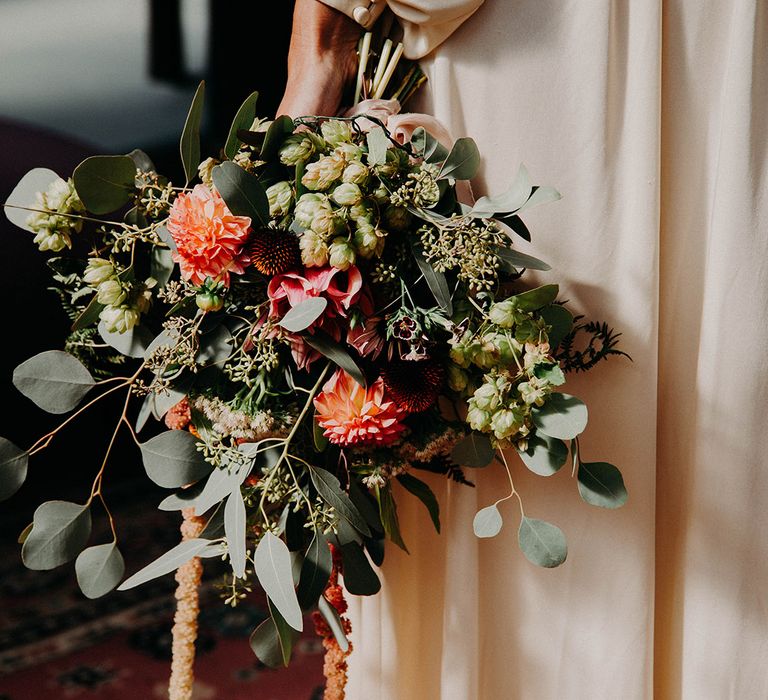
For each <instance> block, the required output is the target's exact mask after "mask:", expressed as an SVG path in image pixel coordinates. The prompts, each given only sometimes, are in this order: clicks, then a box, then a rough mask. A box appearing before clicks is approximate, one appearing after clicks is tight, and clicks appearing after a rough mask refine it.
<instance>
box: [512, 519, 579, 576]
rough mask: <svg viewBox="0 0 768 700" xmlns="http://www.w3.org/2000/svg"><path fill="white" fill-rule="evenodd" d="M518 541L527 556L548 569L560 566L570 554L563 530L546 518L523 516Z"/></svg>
mask: <svg viewBox="0 0 768 700" xmlns="http://www.w3.org/2000/svg"><path fill="white" fill-rule="evenodd" d="M517 541H518V544H519V545H520V549H521V550H522V552H523V554H524V555H525V558H526V559H527V560H528V561H529V562H531V564H536V566H543V567H544V568H547V569H552V568H554V567H556V566H560V565H561V564H562V563H563V562H564V561H565V559H566V557H567V556H568V545H567V544H566V541H565V535H564V534H563V531H562V530H561V529H560V528H559V527H557V526H556V525H552V523H548V522H545V521H544V520H535V519H533V518H528V517H523V518H522V520H521V521H520V529H519V530H518V533H517Z"/></svg>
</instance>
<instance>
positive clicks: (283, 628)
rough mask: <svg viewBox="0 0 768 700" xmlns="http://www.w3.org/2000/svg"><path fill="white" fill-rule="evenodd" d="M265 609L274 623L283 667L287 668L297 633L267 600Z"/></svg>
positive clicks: (297, 638) (296, 639)
mask: <svg viewBox="0 0 768 700" xmlns="http://www.w3.org/2000/svg"><path fill="white" fill-rule="evenodd" d="M267 607H268V608H269V614H270V617H271V618H272V620H273V621H274V623H275V630H276V631H277V639H278V642H279V643H280V655H281V657H282V660H283V666H285V667H287V666H288V664H289V663H290V661H291V653H292V652H293V646H294V644H296V642H297V641H298V640H299V633H298V632H297V631H296V630H295V629H293V627H291V626H290V625H289V624H288V623H287V622H286V621H285V618H283V616H282V615H281V614H280V611H279V610H278V609H277V607H276V606H275V604H274V603H273V602H272V601H271V600H270V599H269V598H267Z"/></svg>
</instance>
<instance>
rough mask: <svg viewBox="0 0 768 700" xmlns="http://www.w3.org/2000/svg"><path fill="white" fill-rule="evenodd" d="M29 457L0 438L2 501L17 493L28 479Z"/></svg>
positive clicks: (0, 488) (0, 497)
mask: <svg viewBox="0 0 768 700" xmlns="http://www.w3.org/2000/svg"><path fill="white" fill-rule="evenodd" d="M28 464H29V455H28V453H27V452H25V451H24V450H21V449H19V448H18V447H16V445H14V444H13V443H12V442H11V441H10V440H6V439H5V438H4V437H0V501H4V500H5V499H6V498H10V497H11V496H13V494H14V493H16V492H17V491H18V490H19V489H20V488H21V485H22V484H23V483H24V481H25V479H26V478H27V466H28Z"/></svg>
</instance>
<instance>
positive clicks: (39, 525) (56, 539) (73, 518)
mask: <svg viewBox="0 0 768 700" xmlns="http://www.w3.org/2000/svg"><path fill="white" fill-rule="evenodd" d="M90 535H91V511H90V509H89V507H88V504H87V503H86V504H85V505H80V504H78V503H70V502H68V501H48V502H47V503H43V504H42V505H41V506H39V507H38V509H37V510H36V511H35V515H34V518H33V523H32V530H31V531H30V533H29V535H28V536H27V539H26V540H25V541H24V546H23V547H22V549H21V559H22V561H23V562H24V566H26V567H27V568H28V569H34V570H35V571H47V570H48V569H55V568H56V567H57V566H61V565H62V564H66V563H67V562H68V561H70V560H72V559H74V558H75V557H76V556H77V555H78V554H79V553H80V552H81V551H82V550H83V548H84V547H85V545H86V543H87V542H88V538H89V537H90Z"/></svg>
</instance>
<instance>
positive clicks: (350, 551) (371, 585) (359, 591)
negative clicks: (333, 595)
mask: <svg viewBox="0 0 768 700" xmlns="http://www.w3.org/2000/svg"><path fill="white" fill-rule="evenodd" d="M341 560H342V565H343V567H344V587H345V588H346V589H347V590H348V591H349V592H350V593H352V594H353V595H375V594H376V593H378V592H379V590H380V589H381V581H380V580H379V577H378V575H377V574H376V572H375V571H374V570H373V567H372V566H371V563H370V562H369V561H368V557H366V556H365V552H364V551H363V548H362V547H361V546H360V545H359V544H357V543H356V542H348V543H347V544H344V545H342V546H341Z"/></svg>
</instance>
